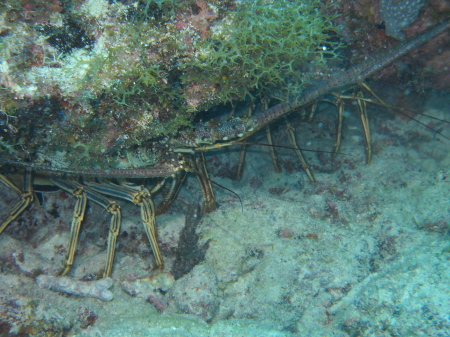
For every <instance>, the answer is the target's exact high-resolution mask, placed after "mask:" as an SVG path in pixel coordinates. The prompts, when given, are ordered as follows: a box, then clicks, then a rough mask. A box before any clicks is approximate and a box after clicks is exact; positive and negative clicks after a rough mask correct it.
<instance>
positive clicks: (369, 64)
mask: <svg viewBox="0 0 450 337" xmlns="http://www.w3.org/2000/svg"><path fill="white" fill-rule="evenodd" d="M449 27H450V19H446V20H444V21H442V22H440V23H439V24H437V25H435V26H433V27H430V28H429V29H427V30H425V31H423V32H422V33H420V34H418V35H416V36H414V37H412V38H410V39H408V40H406V41H404V42H403V43H400V44H398V45H397V46H396V47H394V48H393V49H392V50H388V51H386V52H383V53H381V54H379V55H378V56H375V57H373V58H370V59H368V60H367V61H365V62H363V63H361V64H359V65H357V66H354V67H353V68H350V69H349V70H347V71H345V72H343V73H340V74H338V75H335V76H332V77H331V78H330V79H329V80H327V81H324V82H323V83H321V84H319V85H317V86H315V87H312V88H310V89H308V90H306V91H305V92H303V94H302V95H301V96H300V97H297V98H296V99H294V100H291V101H289V102H286V103H281V104H278V105H275V106H272V107H270V108H267V109H265V110H263V111H261V112H259V113H256V114H254V115H253V116H251V117H246V118H244V117H235V118H233V119H231V120H228V121H225V122H222V123H220V124H212V123H202V124H198V125H196V126H195V127H194V128H190V129H186V130H184V131H181V132H180V133H179V134H178V135H177V136H175V137H173V138H172V139H167V141H166V144H165V146H164V148H162V147H161V148H157V147H156V151H160V154H161V155H160V156H159V164H157V165H153V166H148V167H145V166H142V167H138V168H130V169H71V168H62V167H56V166H47V165H43V164H39V163H27V162H19V161H14V160H10V159H5V158H0V164H3V165H10V166H22V167H25V168H26V174H25V178H24V187H23V189H22V190H20V189H19V188H17V187H16V186H15V185H14V184H13V183H12V182H11V181H10V180H9V179H8V178H7V177H6V176H3V175H0V181H1V182H2V183H4V184H5V185H7V186H8V187H10V188H12V189H14V190H15V191H16V192H17V193H18V194H20V195H21V198H22V200H21V201H20V202H19V203H18V204H17V205H16V206H15V207H14V208H13V209H12V210H11V211H10V212H9V215H8V218H7V219H6V220H5V221H4V222H3V224H2V225H1V227H0V233H1V232H2V231H3V230H4V229H5V228H6V226H7V225H8V224H9V223H11V222H12V221H13V220H14V219H16V218H17V217H18V216H19V215H20V214H21V213H22V212H23V211H24V210H25V208H26V207H27V206H28V205H29V204H30V203H31V201H32V199H33V187H32V185H33V183H32V171H46V172H49V173H51V175H53V177H52V178H51V180H52V182H53V183H54V184H55V185H57V186H58V187H59V188H61V189H64V190H66V191H68V192H69V193H71V194H72V195H74V196H75V198H76V199H77V202H76V206H75V213H74V217H73V222H72V227H71V234H70V242H69V246H68V249H67V255H66V260H65V268H64V269H63V271H62V274H63V275H64V274H66V273H67V272H68V271H69V269H70V267H71V265H72V263H73V259H74V254H75V248H76V245H77V240H78V234H79V230H80V226H81V222H82V221H83V218H84V212H85V209H86V202H87V200H88V199H89V200H91V201H94V202H95V203H97V204H99V205H101V206H102V207H104V208H105V209H106V210H107V211H108V212H110V213H111V214H112V220H111V225H110V231H109V238H108V248H107V263H106V269H105V271H104V274H103V275H104V276H105V277H106V276H109V275H110V274H111V271H112V265H113V259H114V249H115V244H116V239H117V235H118V233H119V229H120V222H121V213H120V208H119V206H118V205H117V203H116V202H115V201H111V200H109V199H107V198H106V197H105V195H108V196H113V197H116V198H122V199H126V200H129V201H131V202H133V203H134V204H136V205H140V207H141V217H142V220H143V222H144V228H145V231H146V234H147V236H148V238H149V240H150V243H151V246H152V249H153V253H154V256H155V261H156V265H157V266H158V267H161V266H162V264H163V260H162V257H161V254H160V252H159V248H158V244H157V240H156V226H155V210H154V205H153V201H152V199H151V196H152V195H153V194H155V193H156V192H157V191H158V190H159V189H160V188H161V187H162V186H163V181H162V182H159V183H157V184H156V186H155V187H153V188H152V189H151V190H147V189H146V188H144V187H130V186H122V185H117V184H112V183H107V184H99V183H94V182H87V183H84V184H80V183H78V182H76V181H69V180H67V179H64V180H63V179H60V178H57V176H62V175H63V176H72V177H77V176H80V177H97V178H107V179H113V178H162V179H165V178H167V177H172V178H173V182H172V185H171V187H170V189H169V193H168V194H167V195H166V197H165V198H164V201H163V203H162V204H161V205H160V207H159V211H160V212H162V211H163V210H165V209H167V207H168V206H169V205H170V203H171V202H172V201H173V200H174V198H175V197H176V194H177V192H178V190H179V188H180V185H181V182H182V180H183V175H182V173H183V172H193V173H195V174H196V176H197V178H198V180H199V184H200V187H201V190H202V194H203V198H204V208H203V212H205V213H206V212H210V211H212V210H214V209H215V207H216V206H215V198H214V191H213V189H212V185H211V180H210V179H209V177H208V173H207V170H206V167H205V163H204V160H203V155H202V153H203V152H205V151H208V150H212V149H217V148H221V147H225V146H231V145H237V144H244V143H245V142H244V140H245V139H246V138H248V137H249V136H250V135H252V134H254V133H255V132H257V131H259V130H261V129H262V128H264V127H266V126H267V125H269V124H271V123H273V122H274V121H275V120H277V119H279V118H280V117H282V116H285V115H287V114H288V113H290V112H292V111H294V110H297V109H299V108H302V107H304V106H307V105H309V104H312V103H314V102H315V101H317V100H319V99H320V98H321V97H322V96H324V95H325V94H328V93H330V92H332V91H336V90H337V89H340V88H342V87H344V86H347V85H349V84H357V83H361V82H362V81H363V80H364V79H365V78H367V77H369V76H370V75H371V74H373V73H374V72H376V71H379V70H380V69H382V68H383V67H385V66H386V65H388V64H390V63H391V62H393V61H395V60H397V59H398V58H400V57H401V56H403V55H405V54H406V53H408V52H410V51H412V50H413V49H415V48H417V47H419V46H421V45H422V44H424V43H425V42H427V41H429V40H430V39H431V38H432V37H434V36H436V35H438V34H439V33H442V32H444V31H445V30H446V29H448V28H449ZM365 132H366V131H365ZM366 141H368V142H370V138H367V135H366ZM297 150H298V149H297Z"/></svg>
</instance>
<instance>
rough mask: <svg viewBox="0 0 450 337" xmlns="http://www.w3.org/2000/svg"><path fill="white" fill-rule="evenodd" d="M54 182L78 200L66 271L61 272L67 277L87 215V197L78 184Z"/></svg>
mask: <svg viewBox="0 0 450 337" xmlns="http://www.w3.org/2000/svg"><path fill="white" fill-rule="evenodd" d="M52 182H53V183H54V184H55V185H56V186H58V187H59V188H61V189H63V190H64V191H66V192H68V193H70V194H71V195H73V196H74V197H75V198H76V202H75V208H74V210H73V217H72V224H71V226H70V236H69V244H68V246H67V253H66V258H65V260H64V269H63V270H62V271H61V276H65V275H67V273H68V272H69V270H70V268H71V267H72V265H73V260H74V258H75V251H76V249H77V244H78V237H79V235H80V228H81V223H82V222H83V219H84V214H85V213H86V202H87V196H86V192H85V190H84V187H83V186H82V185H80V184H78V183H74V182H67V181H64V180H61V179H57V178H53V179H52Z"/></svg>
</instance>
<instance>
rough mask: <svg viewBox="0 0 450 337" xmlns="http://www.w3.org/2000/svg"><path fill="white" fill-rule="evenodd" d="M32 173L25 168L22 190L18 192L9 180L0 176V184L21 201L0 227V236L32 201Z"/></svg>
mask: <svg viewBox="0 0 450 337" xmlns="http://www.w3.org/2000/svg"><path fill="white" fill-rule="evenodd" d="M32 181H33V173H32V171H31V169H30V168H27V169H26V170H25V173H24V177H23V189H22V190H20V189H19V188H18V187H17V186H16V185H14V184H13V182H12V181H11V180H9V179H8V178H7V177H6V176H4V175H3V174H0V182H1V183H3V184H4V185H6V186H7V187H9V188H11V189H12V190H14V191H15V192H16V193H17V194H18V195H19V196H20V197H21V200H20V201H19V202H18V203H17V204H16V205H14V207H13V208H12V210H11V211H9V214H8V217H7V218H6V220H5V221H3V223H2V224H1V225H0V234H1V233H2V232H3V231H4V230H5V228H6V227H7V226H8V225H9V224H10V223H11V222H12V221H14V220H15V219H16V218H17V217H18V216H19V215H20V214H22V212H23V211H24V210H25V209H26V208H27V207H28V206H29V205H30V203H31V202H32V201H33V197H34V194H33V183H32Z"/></svg>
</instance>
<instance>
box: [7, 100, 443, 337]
mask: <svg viewBox="0 0 450 337" xmlns="http://www.w3.org/2000/svg"><path fill="white" fill-rule="evenodd" d="M407 98H408V96H406V99H407ZM387 99H389V97H387ZM423 100H424V101H425V105H424V107H423V108H422V111H424V112H426V113H428V114H430V115H434V116H437V117H440V118H446V119H447V120H448V119H450V105H449V104H448V103H449V101H450V99H449V96H448V94H447V95H446V94H439V93H433V92H430V93H428V94H427V95H426V96H425V97H423ZM351 106H352V104H351V103H347V107H351ZM325 108H326V106H325V105H322V106H321V108H320V111H318V113H317V115H316V117H315V119H314V120H313V122H312V123H306V122H300V121H299V120H298V118H297V119H296V118H295V117H291V120H292V123H293V124H294V125H295V127H296V130H297V140H298V143H299V146H301V147H304V148H310V149H321V150H324V151H330V150H332V147H333V137H334V134H335V110H333V109H331V108H330V109H325ZM369 114H370V120H371V128H372V136H373V160H372V163H371V164H370V165H366V164H365V156H364V142H363V135H362V132H361V128H360V122H359V119H358V116H357V114H356V113H355V112H351V111H350V110H349V111H348V112H346V117H345V121H344V123H345V124H344V136H343V143H342V148H341V152H343V153H346V154H351V156H350V155H338V156H337V157H336V158H335V159H334V160H332V159H331V156H330V155H329V154H327V153H314V152H308V153H305V156H306V158H307V159H308V161H309V162H310V164H311V165H312V167H313V169H314V174H315V177H316V179H317V182H316V183H314V184H311V183H310V182H309V181H308V178H307V176H306V175H305V173H304V172H303V171H302V170H301V167H300V165H299V164H298V161H297V160H296V157H295V154H294V153H293V152H292V151H289V150H280V149H277V152H278V154H279V159H280V163H281V166H282V168H283V172H282V173H276V172H275V171H274V169H273V165H272V163H271V159H270V157H269V155H268V150H267V148H261V147H256V146H251V147H249V148H248V153H247V156H246V166H245V171H244V175H243V178H242V179H241V180H240V181H235V180H231V179H228V178H226V177H224V176H227V175H228V176H231V175H233V172H234V170H235V168H236V165H237V158H238V155H239V151H240V149H239V148H235V149H234V150H232V149H228V150H221V151H216V152H213V153H209V154H208V167H209V169H210V175H211V177H212V179H214V180H215V181H217V182H218V183H220V184H222V185H224V186H226V187H227V188H230V189H232V190H233V191H234V192H235V193H237V194H238V195H239V196H240V197H241V198H242V203H243V210H242V209H241V204H240V203H239V201H238V199H237V197H236V196H235V195H233V194H231V193H230V192H228V191H226V190H223V189H220V188H217V187H215V191H216V197H217V202H218V204H219V205H220V206H219V208H218V209H217V210H216V211H214V212H213V213H211V214H208V215H206V216H204V217H203V218H202V219H201V221H200V223H199V224H198V226H197V229H196V232H197V234H198V235H199V238H200V241H199V243H198V246H202V245H204V244H205V243H206V242H208V245H207V246H205V248H204V249H205V250H206V255H205V257H204V260H203V261H202V262H200V263H198V264H197V265H196V266H195V267H194V268H193V270H192V271H191V272H190V273H189V274H188V275H185V276H184V277H183V278H181V279H179V280H177V281H176V282H175V285H174V286H173V288H172V289H171V290H169V291H168V292H167V293H165V294H163V293H161V292H160V291H158V290H157V289H156V290H152V289H150V290H149V291H150V294H153V295H152V296H155V297H156V298H158V300H159V301H160V302H161V303H162V304H161V305H162V306H165V305H166V304H167V305H168V307H167V308H165V309H164V311H163V312H162V313H159V312H158V310H157V309H156V308H155V306H154V305H153V304H152V303H151V302H150V301H148V300H147V298H146V296H148V294H146V293H145V292H144V294H142V293H141V294H138V296H131V295H130V294H128V293H126V292H125V291H124V290H123V289H122V286H121V284H122V282H123V281H124V280H130V279H132V278H133V277H134V278H135V277H143V276H146V275H148V274H149V273H150V271H151V263H152V256H151V253H150V252H149V251H150V249H149V246H148V244H147V241H146V239H145V237H144V232H143V229H142V226H141V224H140V220H139V209H138V207H135V206H132V205H127V204H126V203H125V202H121V205H122V210H123V219H124V220H123V225H122V229H121V234H120V235H119V239H118V248H117V253H116V259H115V264H114V271H113V274H112V279H113V280H114V286H113V288H112V289H111V291H112V293H113V295H114V299H113V300H112V301H110V302H102V301H100V300H97V299H94V298H89V297H78V296H73V295H67V294H63V293H58V292H53V291H50V290H47V289H44V288H41V287H39V286H38V285H37V284H36V281H35V279H34V277H35V276H37V275H38V274H40V273H44V274H49V275H56V274H57V272H58V270H59V269H60V268H61V266H62V264H63V260H64V253H65V247H66V245H67V241H68V230H69V226H70V221H71V212H72V207H73V200H72V199H71V198H70V196H68V195H67V194H65V193H63V192H55V193H46V194H45V198H44V199H45V203H44V206H43V207H39V206H37V205H33V206H32V207H31V208H30V209H29V210H27V211H26V212H25V213H24V214H23V215H22V217H21V218H20V220H17V221H15V222H13V223H12V224H11V225H10V226H9V227H8V228H7V230H6V231H5V232H4V233H3V234H2V235H1V236H0V257H1V258H0V262H1V274H0V303H1V304H0V331H1V336H14V335H15V334H17V335H19V336H63V335H67V336H103V337H107V336H108V337H112V336H450V300H449V294H450V240H449V238H450V236H449V230H450V225H449V223H450V197H449V192H450V177H449V175H450V170H449V164H450V155H449V149H450V141H448V140H445V139H443V138H441V137H439V136H436V135H434V134H433V133H432V132H430V131H429V130H427V129H426V128H424V127H423V126H421V125H419V124H417V123H415V122H412V121H409V120H407V119H405V118H400V117H399V116H398V114H397V117H395V118H393V117H392V115H389V114H388V113H387V112H386V111H384V110H383V109H379V108H376V107H372V106H370V107H369ZM422 121H424V122H425V123H427V124H428V123H432V124H431V126H433V127H434V128H436V129H437V130H439V131H441V132H442V133H444V134H446V135H447V136H450V127H449V126H448V125H445V124H443V123H439V122H437V121H433V120H425V119H422ZM273 129H274V141H275V143H278V144H283V145H287V141H286V137H285V135H284V132H283V129H284V126H283V121H280V122H279V123H278V124H277V125H276V126H274V127H273ZM256 140H258V141H261V142H265V139H264V138H263V137H260V138H256ZM16 200H17V196H16V195H15V194H14V193H12V192H10V191H8V190H7V189H6V188H4V187H2V188H1V189H0V207H1V208H0V209H1V211H2V213H1V214H2V216H4V214H5V212H6V210H7V208H8V207H11V206H12V205H13V204H14V202H15V201H16ZM198 200H200V192H199V188H198V185H197V182H196V179H195V177H194V176H190V177H189V178H188V179H187V181H186V182H185V184H184V186H183V188H182V190H181V191H180V195H179V196H178V198H177V200H176V201H175V203H174V204H173V206H172V207H171V208H170V210H169V211H168V212H167V213H165V214H164V215H162V216H159V217H158V218H157V222H158V232H159V240H160V241H161V249H162V253H163V255H164V259H165V263H166V266H165V268H166V270H167V271H170V270H171V266H172V263H173V261H174V259H175V256H176V254H175V252H176V249H177V245H178V237H179V233H180V230H181V228H182V227H183V226H184V224H185V215H186V212H188V209H189V207H188V206H187V205H189V204H191V203H193V202H196V201H198ZM108 223H109V216H108V215H107V213H106V212H104V211H103V210H102V209H100V208H99V207H97V206H95V205H94V206H93V205H91V206H89V209H88V214H87V216H86V220H85V223H84V225H83V228H82V233H81V236H80V244H79V249H78V251H77V257H76V260H75V265H74V268H73V269H72V271H71V273H70V276H71V277H72V278H74V279H76V278H81V277H83V276H85V275H88V274H90V273H93V274H98V273H100V272H101V270H102V268H103V263H104V258H105V244H106V235H107V228H108ZM206 247H207V248H206ZM130 275H132V276H130ZM131 283H132V284H133V282H132V281H131ZM156 287H157V286H156ZM150 288H151V286H150ZM147 290H148V289H147ZM152 291H153V292H152ZM139 295H141V296H139ZM153 302H154V301H153ZM205 320H208V322H206V321H205ZM9 330H10V332H9V334H8V331H9Z"/></svg>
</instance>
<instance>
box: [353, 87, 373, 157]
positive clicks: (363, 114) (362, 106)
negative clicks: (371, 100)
mask: <svg viewBox="0 0 450 337" xmlns="http://www.w3.org/2000/svg"><path fill="white" fill-rule="evenodd" d="M358 96H359V97H361V98H362V99H358V98H357V99H356V100H357V102H358V111H359V117H360V118H361V124H362V126H363V131H364V139H365V143H366V164H370V162H371V161H372V139H371V136H370V125H369V115H368V114H367V103H366V101H365V100H363V99H364V96H363V93H362V91H361V92H360V93H359V95H358Z"/></svg>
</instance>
